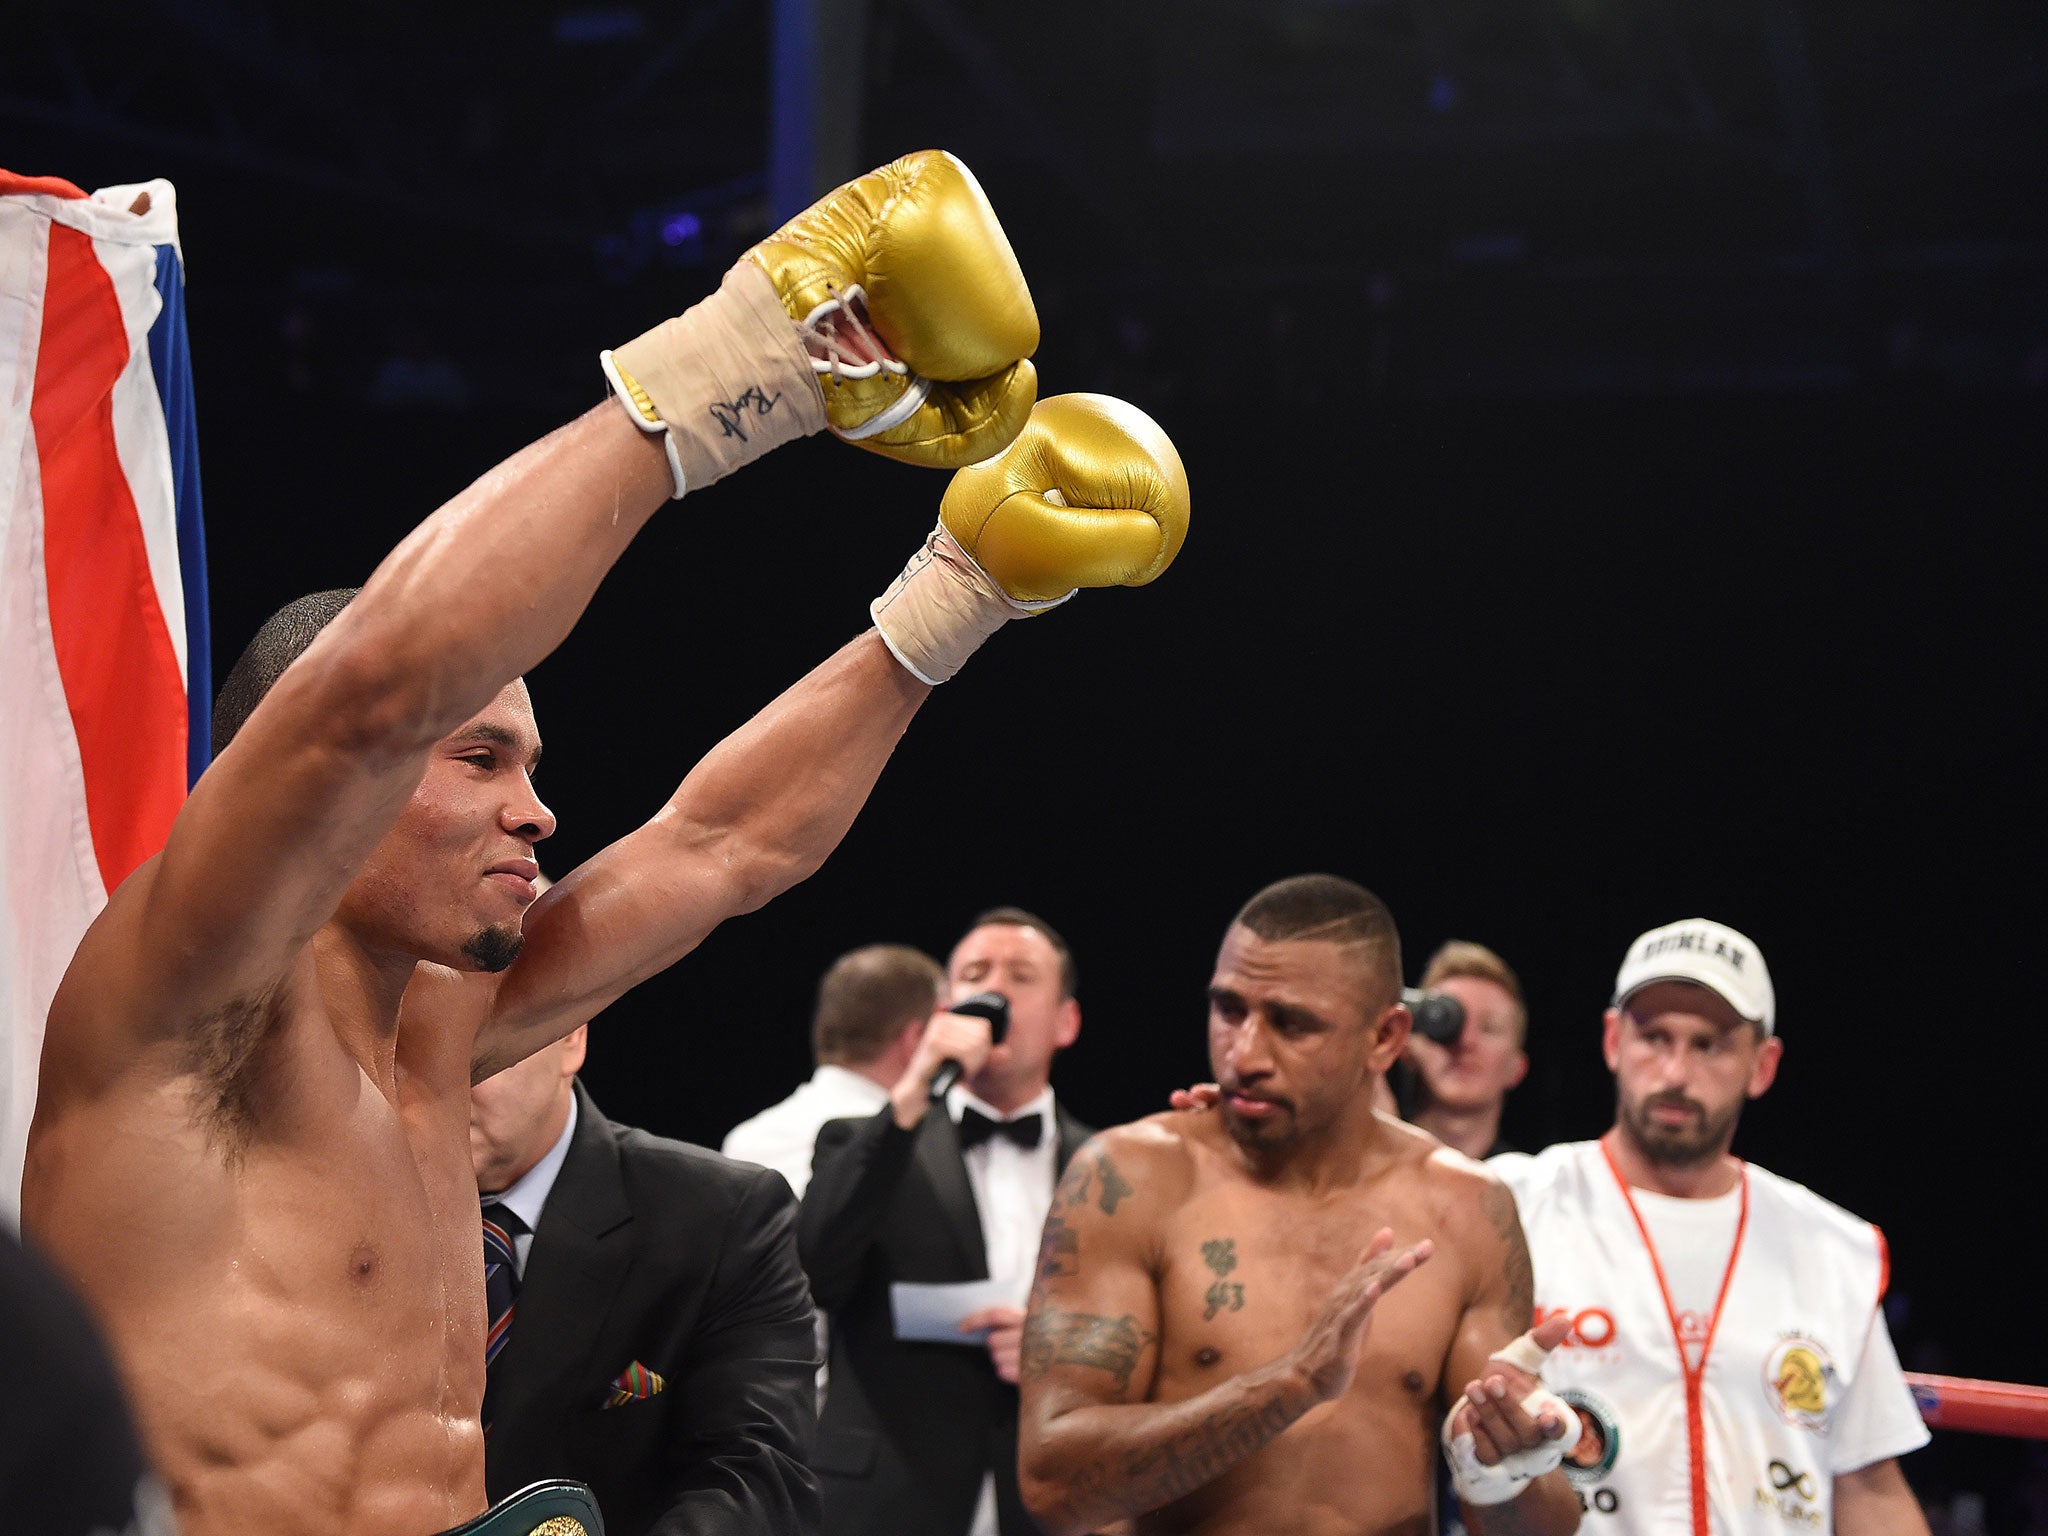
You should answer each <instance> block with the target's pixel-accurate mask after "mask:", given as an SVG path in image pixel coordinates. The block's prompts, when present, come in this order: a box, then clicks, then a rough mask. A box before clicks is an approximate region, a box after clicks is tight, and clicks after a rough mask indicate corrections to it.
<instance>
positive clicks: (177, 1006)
mask: <svg viewBox="0 0 2048 1536" xmlns="http://www.w3.org/2000/svg"><path fill="white" fill-rule="evenodd" d="M667 489H668V474H667V469H666V466H665V464H664V462H663V458H662V454H661V452H660V450H659V448H658V447H655V446H653V445H652V444H650V442H649V441H648V440H647V439H646V438H644V437H643V436H642V434H640V433H638V432H636V431H635V430H634V429H633V428H632V426H631V424H630V423H628V422H627V421H626V420H625V419H624V416H623V414H622V413H621V412H620V411H619V410H618V409H617V407H615V406H614V407H610V408H607V409H600V410H597V411H593V412H591V413H590V414H588V415H586V416H584V417H582V418H581V419H579V420H577V421H575V422H573V423H571V424H570V425H569V426H567V427H564V428H562V429H561V430H560V431H558V432H556V433H554V434H553V435H551V436H549V437H547V438H545V439H543V440H542V441H541V442H539V443H536V444H534V445H533V446H532V447H530V448H527V449H525V450H524V451H523V452H521V453H520V454H518V455H516V456H515V457H514V458H512V459H511V460H510V461H508V462H507V463H506V464H504V465H501V466H500V467H499V468H498V469H496V470H494V471H492V472H491V473H490V474H489V475H486V476H485V477H484V478H483V479H481V480H479V481H477V482H476V484H474V485H472V486H471V487H470V488H469V489H468V490H466V491H464V492H463V493H462V494H461V495H459V496H457V497H456V498H455V499H454V500H453V501H451V502H450V503H449V504H448V505H447V506H445V507H443V508H442V509H441V510H440V511H438V512H436V513H435V514H434V515H433V516H432V517H430V518H428V519H427V521H426V522H425V523H423V524H421V525H420V527H419V528H418V529H416V530H415V531H414V532H413V533H412V534H411V535H410V536H409V537H408V538H407V539H406V540H405V541H404V542H403V543H401V544H400V545H399V546H398V548H397V549H395V550H394V551H393V552H392V553H391V554H390V555H389V556H387V557H386V559H385V560H384V562H383V563H382V564H381V565H380V566H379V567H378V568H377V571H376V573H375V574H374V575H373V576H372V577H371V578H370V580H369V581H368V582H367V583H366V584H365V585H364V587H363V589H362V591H361V593H360V594H358V595H357V597H356V598H355V600H354V601H353V602H351V603H350V604H349V605H348V607H347V608H345V609H344V610H343V611H342V612H341V614H340V615H339V616H338V617H337V618H335V619H334V621H333V622H332V623H331V624H329V625H328V626H327V628H326V629H325V630H324V631H323V632H322V633H321V634H320V635H319V637H318V638H317V639H315V640H314V641H313V643H312V645H311V646H310V648H308V649H307V650H306V652H305V654H304V655H302V656H301V657H300V658H299V659H298V661H297V662H295V663H294V664H293V665H291V666H290V667H289V668H287V669H286V671H285V672H284V674H283V676H282V677H280V678H279V679H278V681H277V683H276V684H275V686H273V687H272V688H271V689H270V691H269V693H268V694H267V695H266V696H265V697H264V698H263V700H262V702H261V703H260V704H259V705H257V707H256V708H255V710H254V712H253V713H252V714H251V715H250V716H249V718H248V720H247V721H246V722H245V723H244V725H243V726H242V728H241V730H240V732H239V733H238V734H237V735H236V736H235V738H234V740H233V742H232V743H231V744H230V745H229V746H228V747H227V748H226V750H225V751H223V752H222V753H221V755H220V757H219V758H218V759H217V760H216V761H215V763H214V764H213V766H212V767H211V768H210V769H208V771H207V772H206V774H205V775H204V776H203V777H202V778H201V779H200V781H199V783H198V784H197V785H196V786H195V787H194V789H193V792H192V795H191V797H190V799H189V800H188V801H187V802H186V804H185V806H184V808H183V810H182V811H181V812H180V814H179V816H178V818H177V821H176V822H175V824H174V825H173V827H172V830H171V835H170V838H169V840H168V842H167V844H166V846H165V848H164V851H163V852H162V853H161V854H159V855H158V856H157V857H156V858H155V859H153V860H151V861H149V862H148V863H146V864H144V865H143V866H142V867H141V869H139V870H138V871H137V872H136V873H135V875H134V876H132V877H131V878H130V879H129V880H128V881H127V882H126V883H125V884H124V885H123V887H122V888H121V890H120V891H119V892H118V893H117V894H116V896H115V898H114V900H113V901H112V902H111V903H110V905H109V908H108V911H107V912H106V913H105V914H104V915H103V916H102V918H101V920H100V922H99V923H97V924H95V926H94V929H93V930H92V932H91V933H89V934H88V936H87V939H86V941H85V943H84V945H82V946H81V949H80V952H79V957H78V960H77V961H76V962H74V964H73V966H72V969H71V972H70V974H69V977H68V979H67V983H66V989H65V990H66V991H67V992H70V993H72V994H73V995H72V996H71V997H70V998H61V997H60V1003H59V1006H58V1007H57V1008H56V1009H54V1010H53V1014H52V1031H51V1052H50V1064H54V1065H55V1066H56V1067H57V1069H58V1073H57V1076H58V1079H59V1081H58V1085H57V1086H58V1087H59V1089H60V1091H61V1088H62V1087H63V1086H65V1085H66V1084H65V1081H64V1068H65V1067H67V1066H70V1067H81V1068H87V1069H89V1070H92V1071H97V1072H109V1073H110V1072H113V1071H117V1070H119V1068H120V1066H121V1065H122V1064H123V1063H124V1062H125V1060H126V1059H128V1053H129V1052H130V1051H132V1050H133V1049H134V1048H136V1047H147V1046H148V1045H149V1044H150V1043H151V1042H153V1041H156V1040H161V1039H165V1038H168V1037H172V1036H177V1035H181V1034H184V1033H186V1032H189V1031H191V1030H193V1029H194V1028H198V1027H203V1026H204V1024H205V1022H206V1021H207V1020H209V1019H211V1018H216V1017H220V1016H222V1015H223V1014H228V1013H233V1012H236V1011H238V1010H240V1009H243V1008H245V1007H248V1006H256V1005H260V1002H261V1000H263V999H265V998H266V997H267V996H269V995H270V994H272V993H274V991H275V990H276V989H277V988H278V987H279V986H280V985H281V983H282V980H283V977H284V976H285V974H286V972H287V969H288V968H289V966H290V965H291V964H292V961H293V958H294V957H295V956H296V955H297V954H298V952H299V951H300V950H301V949H303V948H304V946H305V944H306V942H307V941H308V940H309V939H310V937H311V936H312V934H313V932H314V931H315V930H316V929H317V928H319V927H320V926H321V924H323V923H324V922H326V921H327V919H328V918H329V917H330V916H332V915H333V913H334V911H335V909H336V907H337V906H338V904H339V903H340V901H341V897H342V894H343V892H344V891H345V890H346V889H347V887H348V885H349V883H350V882H351V881H352V880H353V879H354V878H355V875H356V873H357V871H358V870H359V869H360V868H361V866H362V864H363V863H364V861H365V860H366V859H367V858H368V856H369V854H370V852H371V850H372V849H373V848H374V847H375V846H376V844H377V842H378V841H379V840H380V839H381V838H382V837H383V836H384V834H385V832H386V831H387V830H388V829H389V828H390V826H391V824H392V822H393V821H394V820H395V819H396V817H397V815H398V813H399V811H400V810H401V809H402V808H403V807H404V805H405V803H406V801H407V799H408V797H409V796H410V795H411V794H412V792H413V790H414V788H415V787H416V786H417V784H418V782H419V779H420V776H421V774H422V772H423V771H424V768H425V765H426V761H427V756H428V753H429V752H430V750H431V749H432V748H433V746H434V744H435V743H436V742H437V741H439V739H440V738H441V737H442V736H444V735H445V734H447V733H448V732H449V731H451V730H453V729H454V728H455V727H456V726H458V725H460V724H461V723H462V722H463V721H464V720H465V719H467V718H468V717H469V716H470V715H472V714H474V713H475V712H477V711H478V710H480V709H481V708H482V707H483V706H484V705H485V704H487V703H488V702H490V700H491V699H492V698H493V696H494V695H495V694H496V693H497V692H498V691H499V689H501V688H502V687H503V686H504V685H505V684H506V683H507V682H508V681H510V680H511V679H512V678H514V677H516V676H518V675H519V673H520V672H521V671H523V670H524V669H525V668H527V667H529V666H531V665H532V664H533V663H534V662H536V661H538V660H539V659H540V658H541V657H543V656H545V655H546V654H547V653H548V651H550V650H551V649H553V647H554V646H555V645H556V643H557V642H559V641H560V639H561V638H562V637H563V635H565V634H566V633H567V632H568V630H569V627H570V626H571V625H572V624H573V623H574V622H575V619H576V616H577V615H578V614H579V613H581V611H582V609H583V607H584V605H585V603H586V602H587V601H588V600H589V597H590V594H591V593H592V591H594V590H595V588H596V585H597V583H598V580H599V579H600V578H601V577H602V576H603V574H604V572H605V570H606V569H608V568H609V566H610V565H611V563H612V561H613V560H614V559H615V558H616V557H617V555H618V554H619V552H620V551H621V550H622V549H623V548H624V547H625V545H626V543H627V541H628V540H630V539H631V537H632V536H633V534H634V533H635V532H636V531H637V530H638V529H639V528H640V526H641V525H642V524H643V523H644V522H645V521H646V520H647V518H648V517H649V516H651V515H652V513H653V512H654V510H655V509H656V508H657V507H659V506H660V505H661V503H662V501H663V500H664V499H665V497H666V494H667ZM486 572H487V573H489V575H488V576H487V577H486V576H484V575H482V574H481V573H486ZM80 991H83V992H84V993H86V994H87V997H86V998H84V999H81V998H79V997H78V995H77V994H78V993H79V992H80ZM81 1002H82V1003H83V1006H76V1005H77V1004H80V1003H81ZM67 1003H68V1004H72V1005H74V1006H66V1004H67ZM81 1047H82V1049H81ZM48 1067H49V1064H46V1073H47V1072H48Z"/></svg>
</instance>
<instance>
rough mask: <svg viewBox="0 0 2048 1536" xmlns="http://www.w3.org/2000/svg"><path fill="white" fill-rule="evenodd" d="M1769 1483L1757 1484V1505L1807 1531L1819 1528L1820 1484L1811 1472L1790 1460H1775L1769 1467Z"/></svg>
mask: <svg viewBox="0 0 2048 1536" xmlns="http://www.w3.org/2000/svg"><path fill="white" fill-rule="evenodd" d="M1768 1473H1769V1477H1770V1486H1769V1487H1768V1488H1766V1487H1765V1486H1764V1485H1763V1483H1762V1482H1761V1481H1759V1482H1758V1483H1757V1485H1756V1507H1757V1508H1758V1509H1764V1510H1769V1511H1770V1512H1771V1513H1773V1514H1775V1515H1776V1516H1777V1517H1778V1518H1779V1519H1781V1520H1784V1521H1787V1522H1789V1523H1791V1524H1793V1525H1796V1526H1801V1527H1803V1528H1805V1529H1806V1530H1809V1531H1813V1530H1818V1529H1820V1510H1819V1509H1817V1508H1815V1504H1816V1502H1817V1501H1818V1500H1819V1498H1820V1484H1819V1482H1818V1481H1817V1480H1816V1479H1815V1477H1814V1475H1813V1474H1812V1473H1811V1472H1803V1471H1801V1470H1800V1469H1799V1468H1797V1467H1795V1466H1792V1465H1790V1464H1789V1463H1787V1462H1782V1461H1773V1462H1772V1463H1771V1464H1770V1467H1769V1468H1768Z"/></svg>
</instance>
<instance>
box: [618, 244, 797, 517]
mask: <svg viewBox="0 0 2048 1536" xmlns="http://www.w3.org/2000/svg"><path fill="white" fill-rule="evenodd" d="M598 361H599V363H600V364H601V365H602V366H603V368H604V373H605V378H606V379H607V380H608V381H609V382H610V384H611V386H612V389H613V390H614V391H615V392H616V393H617V396H618V400H619V404H620V405H621V406H623V407H624V408H625V411H626V414H627V416H628V417H630V418H631V419H632V422H633V424H634V425H635V426H637V427H639V428H640V430H641V431H643V432H648V433H660V434H662V437H663V443H662V446H663V448H664V449H665V450H666V451H667V453H668V461H669V474H670V476H671V478H672V479H673V480H674V482H675V494H676V495H678V496H680V495H682V494H683V493H684V492H685V491H698V490H702V489H703V488H704V487H705V486H707V485H709V484H711V483H712V482H713V481H714V480H718V479H722V478H723V477H724V476H726V475H729V474H731V473H732V472H733V471H734V470H736V469H738V468H740V467H741V466H742V465H745V464H750V463H752V462H753V461H754V460H755V459H758V458H760V457H761V455H763V454H764V453H767V452H768V451H769V450H770V449H772V448H777V447H780V446H781V445H782V444H783V443H786V442H789V441H790V440H792V439H793V438H798V437H808V436H809V435H810V434H811V433H813V432H817V431H820V430H821V429H822V428H823V427H824V425H825V397H824V395H823V394H822V393H821V392H820V390H819V385H818V381H817V377H816V375H815V373H814V372H813V371H812V368H811V359H810V356H809V354H808V353H807V352H806V351H805V350H804V342H803V332H802V329H801V328H800V327H799V326H798V325H797V324H796V323H795V322H794V321H792V320H791V319H790V318H789V316H788V315H786V314H784V313H783V310H782V300H781V299H780V298H779V297H777V295H776V292H775V285H774V284H773V283H772V282H770V281H769V279H768V275H767V274H766V273H764V272H763V271H762V270H761V269H760V268H759V267H757V266H755V265H754V264H753V263H752V262H749V261H742V262H740V263H739V264H738V265H736V266H735V267H733V269H732V270H731V271H730V272H728V273H726V275H725V281H724V282H723V283H721V284H719V286H718V288H717V290H716V291H715V292H713V293H711V294H709V295H707V296H706V297H705V298H704V299H703V301H702V302H700V303H698V304H696V305H694V306H692V307H691V308H690V309H688V310H686V311H684V312H683V313H682V314H680V315H677V316H676V317H675V318H674V319H673V320H664V321H663V322H662V323H661V324H660V325H657V326H656V327H655V328H654V329H653V330H651V331H649V332H647V333H646V334H645V335H643V336H637V337H635V338H634V339H633V340H631V341H629V342H627V343H626V344H625V345H624V346H622V347H617V348H614V349H613V350H612V351H610V352H605V353H602V354H600V356H599V359H598Z"/></svg>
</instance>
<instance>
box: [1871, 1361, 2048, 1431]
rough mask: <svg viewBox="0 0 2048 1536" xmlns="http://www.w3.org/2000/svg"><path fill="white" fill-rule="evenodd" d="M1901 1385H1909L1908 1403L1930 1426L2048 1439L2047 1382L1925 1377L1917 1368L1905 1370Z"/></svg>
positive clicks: (1931, 1427) (1933, 1427) (1932, 1427)
mask: <svg viewBox="0 0 2048 1536" xmlns="http://www.w3.org/2000/svg"><path fill="white" fill-rule="evenodd" d="M1906 1385H1907V1386H1909V1387H1911V1388H1912V1389H1913V1402H1914V1403H1915V1404H1916V1405H1917V1406H1918V1407H1919V1409H1920V1417H1921V1418H1923V1419H1925V1420H1926V1421H1927V1425H1928V1428H1930V1429H1964V1430H1973V1431H1975V1432H1976V1433H1978V1434H1980V1435H2010V1436H2013V1437H2014V1438H2016V1439H2021V1440H2048V1387H2026V1386H2021V1385H2019V1384H2018V1383H2016V1382H2010V1381H1971V1380H1969V1379H1968V1378H1966V1377H1962V1376H1927V1375H1923V1374H1922V1373H1920V1372H1919V1371H1908V1372H1906Z"/></svg>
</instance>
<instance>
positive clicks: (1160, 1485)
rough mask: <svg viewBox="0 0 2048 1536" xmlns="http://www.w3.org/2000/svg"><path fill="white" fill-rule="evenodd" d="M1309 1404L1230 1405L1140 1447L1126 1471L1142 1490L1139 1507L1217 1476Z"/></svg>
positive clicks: (1166, 1500)
mask: <svg viewBox="0 0 2048 1536" xmlns="http://www.w3.org/2000/svg"><path fill="white" fill-rule="evenodd" d="M1307 1407H1308V1405H1307V1404H1306V1403H1303V1404H1301V1405H1300V1406H1299V1407H1296V1406H1292V1405H1290V1404H1287V1403H1283V1402H1272V1403H1268V1404H1266V1405H1265V1406H1264V1407H1263V1408H1248V1407H1238V1408H1225V1409H1222V1410H1220V1411H1219V1412H1216V1413H1212V1414H1210V1415H1209V1416H1208V1417H1207V1418H1206V1419H1204V1420H1202V1422H1201V1423H1199V1424H1197V1425H1196V1426H1195V1427H1194V1428H1193V1429H1185V1430H1182V1431H1181V1432H1180V1433H1179V1434H1177V1435H1174V1436H1173V1437H1172V1438H1170V1439H1169V1440H1168V1441H1167V1442H1166V1443H1165V1444H1164V1445H1160V1446H1156V1447H1154V1448H1153V1449H1151V1450H1145V1451H1139V1452H1137V1453H1135V1454H1134V1455H1132V1456H1131V1457H1130V1458H1129V1460H1128V1461H1127V1462H1126V1463H1125V1465H1124V1472H1125V1475H1126V1476H1127V1477H1128V1478H1129V1479H1130V1482H1131V1483H1134V1484H1136V1485H1137V1489H1138V1491H1139V1492H1140V1493H1141V1494H1142V1496H1143V1503H1142V1505H1141V1506H1140V1507H1142V1508H1144V1509H1148V1510H1151V1509H1157V1508H1158V1507H1159V1506H1160V1505H1162V1504H1169V1503H1171V1502H1172V1501H1173V1500H1175V1499H1178V1498H1182V1497H1185V1496H1186V1495H1187V1494H1190V1493H1193V1492H1194V1491H1195V1490H1196V1489H1197V1488H1200V1487H1201V1486H1202V1485H1203V1484H1205V1483H1210V1482H1213V1481H1215V1480H1216V1479H1217V1478H1218V1477H1221V1476H1222V1475H1223V1474H1224V1473H1225V1472H1227V1471H1229V1470H1230V1469H1231V1468H1232V1467H1234V1466H1236V1465H1237V1464H1238V1463H1239V1462H1240V1461H1243V1460H1244V1459H1245V1458H1246V1457H1247V1456H1250V1455H1251V1454H1252V1452H1254V1451H1256V1450H1258V1449H1259V1448H1260V1447H1262V1446H1264V1445H1265V1444H1266V1442H1268V1441H1269V1440H1271V1439H1272V1438H1273V1437H1274V1436H1275V1435H1277V1434H1279V1433H1280V1431H1281V1430H1283V1429H1285V1428H1286V1427H1287V1426H1288V1425H1290V1424H1292V1423H1293V1422H1294V1421H1295V1420H1296V1419H1298V1418H1300V1417H1301V1415H1302V1413H1303V1412H1304V1411H1306V1409H1307Z"/></svg>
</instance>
